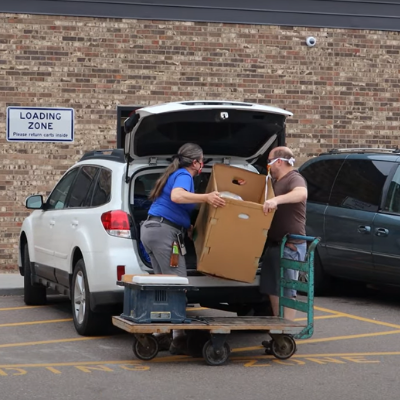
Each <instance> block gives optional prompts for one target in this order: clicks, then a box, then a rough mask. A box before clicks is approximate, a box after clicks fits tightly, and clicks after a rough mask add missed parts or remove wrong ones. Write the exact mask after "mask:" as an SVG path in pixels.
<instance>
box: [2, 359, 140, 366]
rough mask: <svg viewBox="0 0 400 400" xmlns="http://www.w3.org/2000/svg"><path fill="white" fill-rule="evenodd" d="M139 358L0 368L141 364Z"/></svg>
mask: <svg viewBox="0 0 400 400" xmlns="http://www.w3.org/2000/svg"><path fill="white" fill-rule="evenodd" d="M141 363H143V361H141V360H117V361H80V362H66V363H43V364H36V363H35V364H8V365H7V364H6V365H0V368H29V367H42V368H43V367H45V368H51V367H71V366H72V367H75V366H83V365H101V364H132V365H137V364H141Z"/></svg>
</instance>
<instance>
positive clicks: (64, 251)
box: [53, 165, 99, 286]
mask: <svg viewBox="0 0 400 400" xmlns="http://www.w3.org/2000/svg"><path fill="white" fill-rule="evenodd" d="M98 171H99V168H98V167H95V166H91V165H83V166H82V167H81V168H80V169H79V172H78V174H77V177H76V179H75V181H74V184H73V185H72V187H71V189H70V192H69V195H68V198H67V202H66V205H65V208H64V209H63V210H62V211H61V212H59V213H58V215H57V216H56V221H57V224H56V226H55V229H54V235H55V237H57V238H60V239H61V238H62V240H56V241H55V243H54V246H53V247H54V259H55V264H54V266H55V268H56V272H55V273H56V278H57V282H59V283H60V284H62V285H64V286H68V285H69V276H68V275H69V273H70V269H71V256H72V250H73V249H72V247H73V244H74V239H75V235H76V231H77V229H79V225H80V224H82V218H84V219H86V218H88V217H90V204H91V200H92V196H93V191H94V186H95V177H96V176H97V174H98Z"/></svg>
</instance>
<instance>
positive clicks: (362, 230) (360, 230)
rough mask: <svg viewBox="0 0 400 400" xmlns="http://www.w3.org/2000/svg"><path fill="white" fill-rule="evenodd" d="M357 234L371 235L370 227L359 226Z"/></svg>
mask: <svg viewBox="0 0 400 400" xmlns="http://www.w3.org/2000/svg"><path fill="white" fill-rule="evenodd" d="M358 233H371V227H370V226H365V225H359V227H358Z"/></svg>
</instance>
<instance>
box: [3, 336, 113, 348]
mask: <svg viewBox="0 0 400 400" xmlns="http://www.w3.org/2000/svg"><path fill="white" fill-rule="evenodd" d="M105 338H109V336H94V337H82V338H71V339H59V340H41V341H39V342H25V343H7V344H0V349H1V348H5V347H23V346H36V345H39V344H53V343H67V342H82V341H84V340H94V339H105Z"/></svg>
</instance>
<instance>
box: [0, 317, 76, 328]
mask: <svg viewBox="0 0 400 400" xmlns="http://www.w3.org/2000/svg"><path fill="white" fill-rule="evenodd" d="M70 321H72V318H66V319H50V320H44V321H29V322H12V323H9V324H0V328H5V327H10V326H25V325H40V324H55V323H58V322H70Z"/></svg>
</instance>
